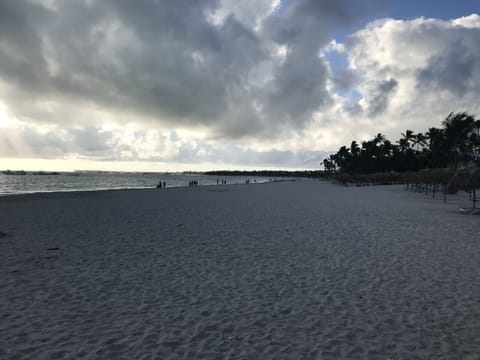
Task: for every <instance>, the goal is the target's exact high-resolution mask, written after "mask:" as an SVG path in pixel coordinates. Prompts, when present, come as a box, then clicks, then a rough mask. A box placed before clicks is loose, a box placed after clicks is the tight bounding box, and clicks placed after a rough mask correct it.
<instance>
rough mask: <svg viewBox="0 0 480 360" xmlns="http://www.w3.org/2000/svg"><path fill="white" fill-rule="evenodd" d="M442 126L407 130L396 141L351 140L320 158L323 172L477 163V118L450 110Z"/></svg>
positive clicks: (379, 138) (479, 154) (479, 141)
mask: <svg viewBox="0 0 480 360" xmlns="http://www.w3.org/2000/svg"><path fill="white" fill-rule="evenodd" d="M442 125H443V126H442V128H435V127H432V128H430V129H429V130H428V131H427V132H426V133H425V134H422V133H418V134H415V133H414V132H413V131H411V130H407V131H405V133H404V134H402V138H400V139H399V140H398V141H396V143H392V142H391V141H390V140H388V139H386V138H385V136H384V135H382V134H378V135H377V136H375V137H374V138H373V139H372V140H369V141H364V142H362V144H361V146H360V145H359V144H358V143H357V142H356V141H352V143H351V144H350V146H349V147H348V146H342V147H341V148H340V149H339V150H338V152H336V153H335V154H332V155H330V157H329V158H328V159H325V160H324V161H323V165H324V168H325V172H327V173H335V172H337V173H343V174H349V175H358V174H373V173H388V172H399V173H403V172H408V171H418V170H420V169H441V168H447V167H450V168H451V169H452V170H453V171H455V170H457V168H458V167H459V165H460V164H469V163H476V164H479V163H480V120H475V118H474V117H473V116H472V115H469V114H467V113H464V112H463V113H456V114H454V113H451V114H450V115H448V117H447V118H446V119H445V121H443V123H442Z"/></svg>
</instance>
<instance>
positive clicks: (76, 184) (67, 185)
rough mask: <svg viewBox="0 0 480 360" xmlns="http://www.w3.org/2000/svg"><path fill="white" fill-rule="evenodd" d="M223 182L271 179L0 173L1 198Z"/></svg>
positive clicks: (92, 173)
mask: <svg viewBox="0 0 480 360" xmlns="http://www.w3.org/2000/svg"><path fill="white" fill-rule="evenodd" d="M222 179H225V180H226V182H227V184H245V183H246V182H247V180H249V182H250V184H254V183H262V182H268V181H270V180H272V179H269V178H263V177H253V176H250V177H245V176H212V175H204V174H194V173H187V174H185V173H124V172H83V171H82V172H75V173H66V172H65V173H62V172H61V173H56V174H55V175H51V174H45V173H44V174H38V173H31V172H27V173H26V174H25V175H7V174H4V173H0V195H12V194H28V193H39V192H40V193H41V192H62V191H93V190H111V189H144V188H154V187H156V186H157V184H158V183H159V181H162V182H165V183H166V187H167V188H169V187H182V186H188V185H189V183H190V182H191V181H194V180H196V181H197V183H198V185H199V186H205V185H217V180H218V181H219V184H221V183H222Z"/></svg>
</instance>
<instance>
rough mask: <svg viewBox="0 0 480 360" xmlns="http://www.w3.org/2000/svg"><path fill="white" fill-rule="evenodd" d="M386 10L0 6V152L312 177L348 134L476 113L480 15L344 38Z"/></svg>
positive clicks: (369, 4)
mask: <svg viewBox="0 0 480 360" xmlns="http://www.w3.org/2000/svg"><path fill="white" fill-rule="evenodd" d="M381 6H382V2H381V1H366V0H361V1H359V0H357V1H353V0H342V1H333V0H332V1H330V0H328V1H322V2H318V1H314V0H302V1H298V2H287V1H283V2H281V1H280V0H262V1H245V2H243V1H242V2H235V1H230V0H218V1H214V0H211V1H209V0H204V1H197V2H194V3H192V2H190V1H175V2H173V1H153V0H141V1H140V0H139V1H135V2H131V1H123V0H120V1H118V0H115V1H114V0H103V1H94V0H88V1H87V0H82V1H75V2H72V1H67V0H49V1H43V0H36V1H33V0H18V1H15V2H13V1H12V2H8V1H7V2H0V110H1V111H0V157H2V158H27V157H37V158H49V159H53V158H70V157H72V156H73V157H77V158H78V159H83V160H91V161H93V160H102V161H114V160H120V161H139V162H142V161H144V162H152V161H160V162H163V163H165V164H171V166H172V168H175V164H179V163H182V164H189V163H190V164H199V163H205V164H218V166H219V167H221V166H222V165H224V164H230V165H232V164H233V165H235V164H238V166H239V167H242V166H249V167H254V166H255V165H258V166H259V167H262V166H276V165H278V166H279V167H296V168H301V167H303V166H305V167H314V166H315V164H318V163H319V162H320V160H321V158H322V156H324V155H325V154H326V152H328V151H329V150H335V149H336V148H337V147H338V146H340V145H341V144H343V143H348V142H350V141H351V140H352V139H360V140H361V139H362V138H366V137H370V136H373V135H374V134H376V133H378V132H383V133H387V135H389V136H391V137H393V138H396V137H397V136H398V134H399V133H400V131H403V130H405V128H412V129H413V130H416V131H423V130H426V129H427V127H429V126H438V125H439V122H440V121H441V119H442V118H444V117H445V116H446V115H447V114H448V113H449V112H450V111H460V110H467V111H471V112H473V113H477V114H480V111H479V110H480V109H479V105H478V103H477V100H476V99H478V97H479V95H480V94H479V92H480V85H479V84H480V41H479V40H480V17H479V16H478V15H471V16H468V17H464V18H460V19H454V20H451V21H443V20H436V19H423V18H420V19H415V20H410V21H403V20H392V19H382V20H374V21H373V22H371V23H369V24H368V25H366V26H364V27H363V28H361V29H360V30H359V31H357V32H355V33H354V34H352V35H351V36H349V37H347V40H346V41H345V42H344V43H339V42H338V40H335V39H333V38H332V36H333V34H334V33H335V29H338V28H351V27H353V26H356V27H358V26H359V24H361V22H362V21H365V20H366V19H368V20H373V18H372V16H373V15H372V14H375V12H373V10H374V9H378V8H381ZM334 55H335V56H334ZM339 58H344V59H346V60H344V61H345V63H346V64H347V66H343V67H342V66H340V65H339V63H340V61H339V60H338V59H339Z"/></svg>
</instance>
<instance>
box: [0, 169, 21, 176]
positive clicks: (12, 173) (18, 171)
mask: <svg viewBox="0 0 480 360" xmlns="http://www.w3.org/2000/svg"><path fill="white" fill-rule="evenodd" d="M2 174H4V175H27V173H26V172H25V171H23V170H15V171H12V170H4V171H2Z"/></svg>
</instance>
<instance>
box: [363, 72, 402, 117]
mask: <svg viewBox="0 0 480 360" xmlns="http://www.w3.org/2000/svg"><path fill="white" fill-rule="evenodd" d="M397 87H398V81H397V80H395V79H390V80H386V81H383V82H381V83H380V84H378V86H377V87H376V89H375V90H374V91H373V92H372V95H371V96H372V97H371V99H370V100H369V106H368V116H370V117H376V116H378V115H380V114H381V113H383V112H384V111H385V110H386V109H387V108H388V103H389V101H390V97H391V96H392V95H393V94H394V92H395V90H396V89H397Z"/></svg>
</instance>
